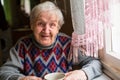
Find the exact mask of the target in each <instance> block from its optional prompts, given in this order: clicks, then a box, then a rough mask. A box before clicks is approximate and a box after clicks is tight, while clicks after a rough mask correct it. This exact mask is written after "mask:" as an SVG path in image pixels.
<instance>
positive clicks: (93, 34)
mask: <svg viewBox="0 0 120 80" xmlns="http://www.w3.org/2000/svg"><path fill="white" fill-rule="evenodd" d="M76 1H77V0H76ZM109 1H110V0H83V2H84V3H83V4H84V7H83V8H84V20H85V21H84V23H85V26H82V27H85V33H84V34H78V33H76V31H75V30H74V32H73V33H72V47H71V55H70V59H71V56H72V57H73V62H74V63H77V62H78V50H79V49H80V50H81V51H82V54H83V55H86V56H92V57H96V58H98V50H99V49H102V48H103V47H104V44H103V31H104V27H110V26H111V25H110V21H109V16H110V14H109V11H108V9H109ZM71 2H72V0H71ZM72 5H76V4H72ZM79 5H80V4H79ZM73 7H74V6H72V7H71V8H73ZM78 11H79V10H78ZM71 14H74V12H72V11H71ZM72 17H75V16H74V15H72ZM77 17H79V15H77ZM73 22H74V21H73ZM78 22H79V21H78ZM74 23H76V22H74ZM73 27H74V25H73ZM79 28H80V27H79Z"/></svg>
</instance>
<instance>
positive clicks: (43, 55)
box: [15, 34, 71, 77]
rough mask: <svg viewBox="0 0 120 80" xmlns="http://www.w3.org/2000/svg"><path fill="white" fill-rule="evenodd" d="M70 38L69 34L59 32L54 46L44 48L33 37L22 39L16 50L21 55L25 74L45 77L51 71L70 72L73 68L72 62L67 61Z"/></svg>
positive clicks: (22, 69)
mask: <svg viewBox="0 0 120 80" xmlns="http://www.w3.org/2000/svg"><path fill="white" fill-rule="evenodd" d="M61 35H62V36H61ZM70 40H71V39H70V37H68V36H67V35H64V34H58V35H57V38H56V41H55V43H54V44H52V47H51V46H50V47H47V48H43V47H40V45H38V44H37V42H35V41H34V39H33V38H32V37H24V38H23V39H21V40H20V42H18V44H16V46H15V50H16V51H17V53H18V56H19V57H20V61H21V63H22V68H21V71H22V72H23V74H25V75H35V76H39V77H43V76H44V75H45V74H47V73H51V72H64V73H65V72H68V71H69V70H70V69H71V63H70V62H68V61H67V55H68V53H69V49H70ZM37 46H39V47H37Z"/></svg>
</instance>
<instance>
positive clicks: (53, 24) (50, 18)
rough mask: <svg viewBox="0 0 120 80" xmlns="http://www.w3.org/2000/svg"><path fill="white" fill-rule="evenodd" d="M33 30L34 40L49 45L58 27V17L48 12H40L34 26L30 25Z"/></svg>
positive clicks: (52, 41) (54, 37)
mask: <svg viewBox="0 0 120 80" xmlns="http://www.w3.org/2000/svg"><path fill="white" fill-rule="evenodd" d="M31 29H32V30H33V33H34V36H35V39H36V41H37V42H38V43H39V44H41V45H43V46H50V45H51V44H52V43H54V41H55V39H56V36H57V33H58V32H59V28H58V18H57V16H56V15H54V14H52V13H49V12H42V13H40V14H39V16H38V18H37V20H36V21H35V24H34V26H32V27H31Z"/></svg>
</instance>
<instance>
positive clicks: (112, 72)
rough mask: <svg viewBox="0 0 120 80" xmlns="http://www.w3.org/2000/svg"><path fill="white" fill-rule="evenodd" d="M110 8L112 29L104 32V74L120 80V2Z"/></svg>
mask: <svg viewBox="0 0 120 80" xmlns="http://www.w3.org/2000/svg"><path fill="white" fill-rule="evenodd" d="M111 4H112V5H110V7H109V12H110V17H109V20H110V23H111V27H106V28H105V30H104V34H105V35H104V37H105V39H104V41H105V53H106V54H104V57H103V66H104V68H105V70H104V72H105V73H106V74H107V75H109V76H110V77H111V78H112V79H113V80H120V77H119V75H120V67H119V66H120V22H119V21H120V2H118V3H115V4H113V3H112V2H111Z"/></svg>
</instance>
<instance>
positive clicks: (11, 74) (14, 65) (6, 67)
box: [0, 48, 24, 80]
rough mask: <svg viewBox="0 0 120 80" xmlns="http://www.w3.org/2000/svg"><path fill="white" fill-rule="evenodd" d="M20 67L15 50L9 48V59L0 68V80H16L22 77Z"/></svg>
mask: <svg viewBox="0 0 120 80" xmlns="http://www.w3.org/2000/svg"><path fill="white" fill-rule="evenodd" d="M22 67H23V66H22V63H21V61H20V59H19V57H18V54H17V52H16V50H15V49H14V48H11V49H10V57H9V59H8V60H7V62H6V63H5V64H3V66H1V67H0V80H17V79H18V77H24V75H23V74H21V73H20V69H22Z"/></svg>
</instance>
